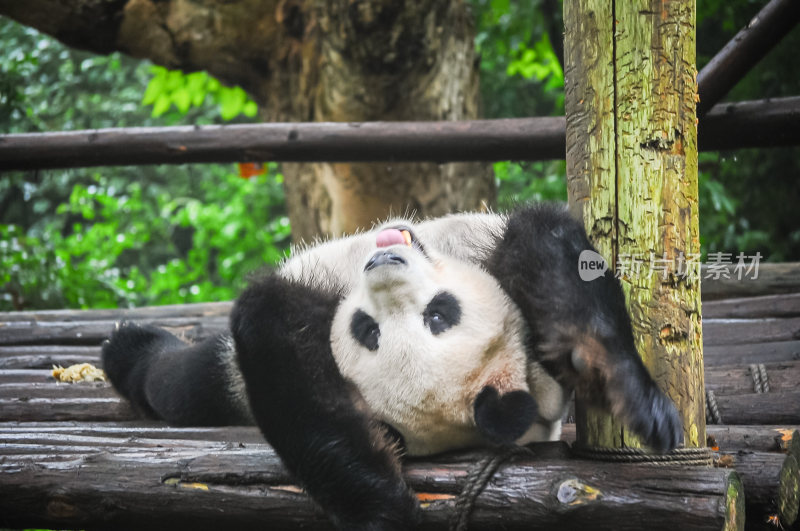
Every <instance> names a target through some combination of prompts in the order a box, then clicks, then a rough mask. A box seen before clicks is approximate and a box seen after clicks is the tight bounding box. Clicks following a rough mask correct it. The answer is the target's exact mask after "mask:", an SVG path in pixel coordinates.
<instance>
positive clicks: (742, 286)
mask: <svg viewBox="0 0 800 531" xmlns="http://www.w3.org/2000/svg"><path fill="white" fill-rule="evenodd" d="M733 267H734V266H733V265H731V266H730V274H729V275H728V278H725V277H724V276H721V277H719V278H717V279H714V278H713V277H712V278H706V277H707V276H708V269H707V268H703V269H702V271H701V276H702V290H701V291H702V292H703V300H718V299H727V298H732V297H755V296H760V295H775V294H786V293H797V292H800V262H785V263H779V264H771V263H763V264H759V265H758V278H756V279H753V278H752V276H751V277H750V278H742V279H741V280H739V279H738V278H737V276H736V275H734V274H733Z"/></svg>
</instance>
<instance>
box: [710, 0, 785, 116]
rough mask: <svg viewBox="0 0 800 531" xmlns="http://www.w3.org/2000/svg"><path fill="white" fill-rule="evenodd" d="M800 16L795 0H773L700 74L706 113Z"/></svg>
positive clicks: (778, 40)
mask: <svg viewBox="0 0 800 531" xmlns="http://www.w3.org/2000/svg"><path fill="white" fill-rule="evenodd" d="M798 20H800V4H799V3H798V2H797V1H796V0H772V1H771V2H769V3H768V4H767V5H766V6H764V8H763V9H762V10H761V11H760V12H759V13H758V15H756V16H755V17H753V19H752V20H751V21H750V23H749V24H748V25H747V26H746V27H745V28H743V29H742V30H741V31H740V32H739V33H737V34H736V36H734V38H733V39H731V40H730V42H728V44H726V45H725V47H724V48H722V50H720V52H719V53H717V55H715V56H714V58H713V59H711V61H709V62H708V64H707V65H706V66H705V67H704V68H703V69H702V70H701V71H700V73H699V74H698V75H697V85H698V92H699V93H700V101H699V102H698V104H697V115H698V116H703V115H704V114H705V113H706V112H707V111H708V110H709V109H711V107H713V106H714V105H715V104H716V103H717V102H718V101H720V100H721V99H722V98H723V97H724V96H725V94H727V93H728V91H729V90H730V89H732V88H733V87H734V85H736V83H737V82H738V81H739V80H740V79H741V78H743V77H744V75H745V74H746V73H747V72H748V71H750V69H751V68H752V67H753V66H754V65H755V64H756V63H757V62H758V61H759V60H761V58H762V57H764V56H765V55H766V54H767V52H768V51H769V50H771V49H772V47H773V46H775V45H776V44H777V43H778V42H780V40H781V39H782V38H783V36H784V35H786V34H787V33H788V32H789V31H790V30H791V29H792V28H793V27H794V26H795V24H797V22H798Z"/></svg>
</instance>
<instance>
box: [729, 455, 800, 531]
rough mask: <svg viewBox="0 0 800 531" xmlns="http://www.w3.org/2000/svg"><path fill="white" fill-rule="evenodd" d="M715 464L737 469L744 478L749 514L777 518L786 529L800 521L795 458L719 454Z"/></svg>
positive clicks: (799, 485) (799, 471) (799, 484)
mask: <svg viewBox="0 0 800 531" xmlns="http://www.w3.org/2000/svg"><path fill="white" fill-rule="evenodd" d="M716 463H717V464H718V466H719V465H720V464H724V466H725V467H728V468H733V469H735V470H736V472H737V473H738V474H739V477H741V480H742V486H743V487H744V492H745V502H746V504H747V511H748V513H756V514H760V515H772V514H777V515H778V518H780V522H781V524H782V525H783V526H784V527H789V526H791V525H792V524H794V523H795V522H796V521H797V513H798V504H799V501H800V467H799V466H798V463H797V460H796V459H795V457H794V456H793V455H785V454H779V453H768V452H753V451H747V450H741V451H738V452H730V453H725V452H719V453H718V456H717V459H716Z"/></svg>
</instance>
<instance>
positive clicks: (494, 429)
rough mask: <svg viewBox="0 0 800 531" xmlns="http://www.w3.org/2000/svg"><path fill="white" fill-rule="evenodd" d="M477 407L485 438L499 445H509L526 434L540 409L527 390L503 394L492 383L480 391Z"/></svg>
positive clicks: (476, 418) (479, 423)
mask: <svg viewBox="0 0 800 531" xmlns="http://www.w3.org/2000/svg"><path fill="white" fill-rule="evenodd" d="M474 408H475V424H476V425H477V426H478V429H479V430H480V431H481V433H482V434H483V436H484V437H486V438H487V439H489V440H490V441H492V442H494V443H498V444H510V443H513V442H514V441H516V440H517V439H519V438H520V437H522V436H523V435H525V432H526V431H528V428H529V427H530V426H531V424H533V421H534V420H536V415H537V413H538V411H539V408H538V407H537V405H536V401H535V400H534V399H533V397H532V396H531V395H530V393H528V392H527V391H511V392H508V393H505V394H503V395H501V394H500V393H499V392H497V389H495V388H494V387H492V386H490V385H487V386H486V387H484V388H483V389H482V390H481V392H480V393H478V396H477V398H475V406H474Z"/></svg>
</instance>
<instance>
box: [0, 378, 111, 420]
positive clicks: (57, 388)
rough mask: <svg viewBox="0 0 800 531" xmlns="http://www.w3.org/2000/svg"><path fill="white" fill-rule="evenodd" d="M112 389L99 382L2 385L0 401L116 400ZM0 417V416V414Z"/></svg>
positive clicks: (0, 385) (0, 387)
mask: <svg viewBox="0 0 800 531" xmlns="http://www.w3.org/2000/svg"><path fill="white" fill-rule="evenodd" d="M118 398H119V395H118V394H117V392H116V391H115V390H114V388H113V387H111V386H110V385H108V384H106V383H99V382H78V383H60V382H52V383H51V382H46V383H32V382H19V383H4V384H0V400H18V401H21V402H26V401H30V400H66V399H87V400H91V399H118ZM0 415H2V414H0Z"/></svg>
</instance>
